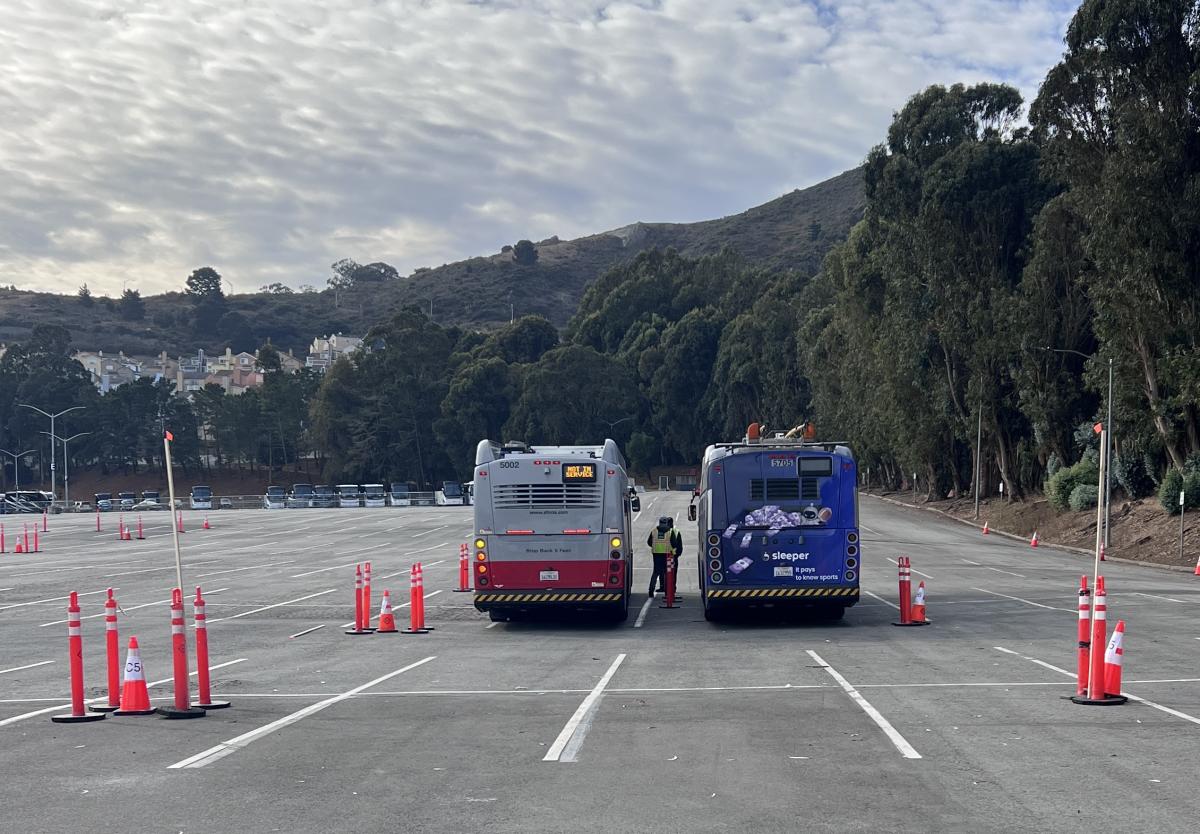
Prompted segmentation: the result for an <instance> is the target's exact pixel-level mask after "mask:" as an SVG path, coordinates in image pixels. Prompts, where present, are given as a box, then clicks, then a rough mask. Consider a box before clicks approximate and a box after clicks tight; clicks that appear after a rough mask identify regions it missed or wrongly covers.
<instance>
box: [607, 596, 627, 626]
mask: <svg viewBox="0 0 1200 834" xmlns="http://www.w3.org/2000/svg"><path fill="white" fill-rule="evenodd" d="M609 617H610V619H611V620H612V622H613V623H614V624H615V623H623V622H625V621H626V620H628V619H629V591H628V589H627V590H626V591H625V593H624V594H622V595H621V605H620V607H618V608H614V609H613V611H612V614H610V615H609Z"/></svg>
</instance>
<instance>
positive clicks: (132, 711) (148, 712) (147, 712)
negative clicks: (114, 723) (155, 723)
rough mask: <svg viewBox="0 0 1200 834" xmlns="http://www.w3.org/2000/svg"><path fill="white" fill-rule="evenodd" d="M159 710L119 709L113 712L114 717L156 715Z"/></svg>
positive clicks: (151, 708)
mask: <svg viewBox="0 0 1200 834" xmlns="http://www.w3.org/2000/svg"><path fill="white" fill-rule="evenodd" d="M156 711H157V710H155V709H154V707H150V708H149V709H119V710H116V711H115V712H113V715H154V713H155V712H156Z"/></svg>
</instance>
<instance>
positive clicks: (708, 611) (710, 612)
mask: <svg viewBox="0 0 1200 834" xmlns="http://www.w3.org/2000/svg"><path fill="white" fill-rule="evenodd" d="M700 602H701V604H702V605H703V606H704V619H705V621H706V622H710V623H715V622H717V621H718V620H719V619H720V618H719V617H718V616H717V612H716V609H714V608H713V607H712V606H710V605H709V604H708V597H707V596H705V595H704V591H703V589H701V591H700Z"/></svg>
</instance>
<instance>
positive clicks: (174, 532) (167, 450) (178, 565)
mask: <svg viewBox="0 0 1200 834" xmlns="http://www.w3.org/2000/svg"><path fill="white" fill-rule="evenodd" d="M174 439H175V435H173V434H171V433H170V432H169V431H164V432H163V453H164V455H165V458H164V459H165V460H166V463H167V496H168V500H169V501H170V502H171V503H170V507H171V537H172V538H173V539H174V540H175V581H176V582H177V583H178V584H177V585H176V586H175V587H177V588H179V589H180V590H181V591H182V590H183V561H182V560H181V559H180V557H179V525H178V524H176V523H175V512H176V510H175V477H174V475H173V474H172V472H171V441H172V440H174Z"/></svg>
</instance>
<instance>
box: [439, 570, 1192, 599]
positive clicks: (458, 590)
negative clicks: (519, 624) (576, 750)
mask: <svg viewBox="0 0 1200 834" xmlns="http://www.w3.org/2000/svg"><path fill="white" fill-rule="evenodd" d="M1198 575H1200V574H1198ZM453 590H454V593H456V594H469V593H471V589H470V588H454V589H453Z"/></svg>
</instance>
